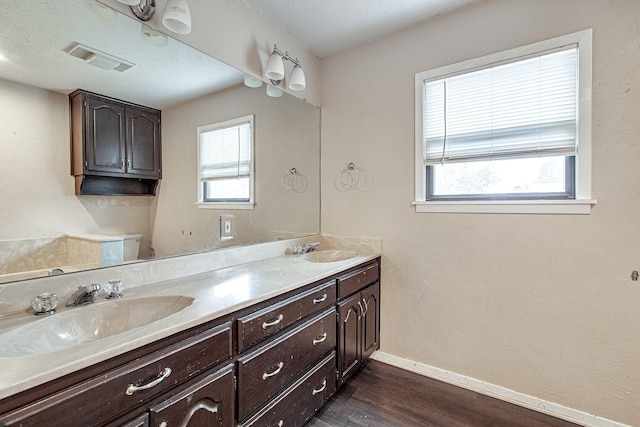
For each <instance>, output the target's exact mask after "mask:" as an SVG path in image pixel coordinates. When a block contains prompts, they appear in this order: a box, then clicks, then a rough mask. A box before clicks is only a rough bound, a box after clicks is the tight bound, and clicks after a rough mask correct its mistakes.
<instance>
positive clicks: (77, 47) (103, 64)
mask: <svg viewBox="0 0 640 427" xmlns="http://www.w3.org/2000/svg"><path fill="white" fill-rule="evenodd" d="M67 53H68V54H69V55H71V56H75V57H76V58H79V59H82V60H83V61H84V62H86V63H87V64H90V65H93V66H95V67H98V68H102V69H103V70H114V71H120V72H123V71H126V70H128V69H129V68H131V67H134V66H135V65H136V64H134V63H133V62H129V61H125V60H124V59H120V58H118V57H116V56H113V55H110V54H108V53H105V52H101V51H99V50H98V49H94V48H92V47H89V46H85V45H83V44H80V43H74V44H73V45H71V47H70V48H69V50H68V51H67Z"/></svg>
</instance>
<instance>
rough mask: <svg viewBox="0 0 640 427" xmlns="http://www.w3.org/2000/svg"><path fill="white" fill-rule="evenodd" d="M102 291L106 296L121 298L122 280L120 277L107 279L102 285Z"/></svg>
mask: <svg viewBox="0 0 640 427" xmlns="http://www.w3.org/2000/svg"><path fill="white" fill-rule="evenodd" d="M104 291H105V293H106V294H107V298H109V299H111V298H122V292H124V282H122V280H120V279H116V280H109V281H108V282H107V284H106V285H105V287H104Z"/></svg>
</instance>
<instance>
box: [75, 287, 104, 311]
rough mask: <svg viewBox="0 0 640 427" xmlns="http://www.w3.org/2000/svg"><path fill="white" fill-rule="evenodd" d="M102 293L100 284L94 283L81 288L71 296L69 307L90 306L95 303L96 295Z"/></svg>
mask: <svg viewBox="0 0 640 427" xmlns="http://www.w3.org/2000/svg"><path fill="white" fill-rule="evenodd" d="M99 291H100V284H99V283H92V284H90V285H86V286H80V287H79V288H78V290H77V291H76V293H75V294H73V295H72V296H71V299H70V300H69V302H67V307H70V306H78V305H84V304H90V303H92V302H95V300H96V294H97V293H98V292H99Z"/></svg>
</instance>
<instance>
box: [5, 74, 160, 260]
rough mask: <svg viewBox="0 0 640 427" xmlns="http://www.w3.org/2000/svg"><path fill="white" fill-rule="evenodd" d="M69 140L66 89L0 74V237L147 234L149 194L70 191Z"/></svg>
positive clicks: (71, 182)
mask: <svg viewBox="0 0 640 427" xmlns="http://www.w3.org/2000/svg"><path fill="white" fill-rule="evenodd" d="M69 141H70V138H69V98H68V96H67V95H62V94H59V93H54V92H50V91H46V90H42V89H38V88H34V87H31V86H25V85H21V84H17V83H13V82H9V81H7V80H2V79H0V200H1V201H2V202H0V240H18V239H34V238H55V237H59V236H62V235H64V234H67V233H83V232H86V233H100V234H120V233H127V234H130V233H143V235H144V236H145V238H148V237H149V234H150V233H149V212H150V208H149V206H150V198H148V197H139V198H136V197H97V196H82V197H77V196H76V195H75V187H74V185H75V184H74V179H73V177H72V176H71V174H70V165H69V162H70V153H69V150H70V148H69V147H70V145H69V144H70V142H69ZM0 262H1V260H0Z"/></svg>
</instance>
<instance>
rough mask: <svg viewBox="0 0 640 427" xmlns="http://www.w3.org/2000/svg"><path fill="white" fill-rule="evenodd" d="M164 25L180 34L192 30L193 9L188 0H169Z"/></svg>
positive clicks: (163, 20) (163, 17)
mask: <svg viewBox="0 0 640 427" xmlns="http://www.w3.org/2000/svg"><path fill="white" fill-rule="evenodd" d="M162 25H164V26H165V27H167V29H168V30H170V31H173V32H174V33H178V34H189V33H190V32H191V10H190V9H189V5H188V4H187V0H169V1H168V2H167V7H166V8H165V9H164V15H162Z"/></svg>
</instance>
